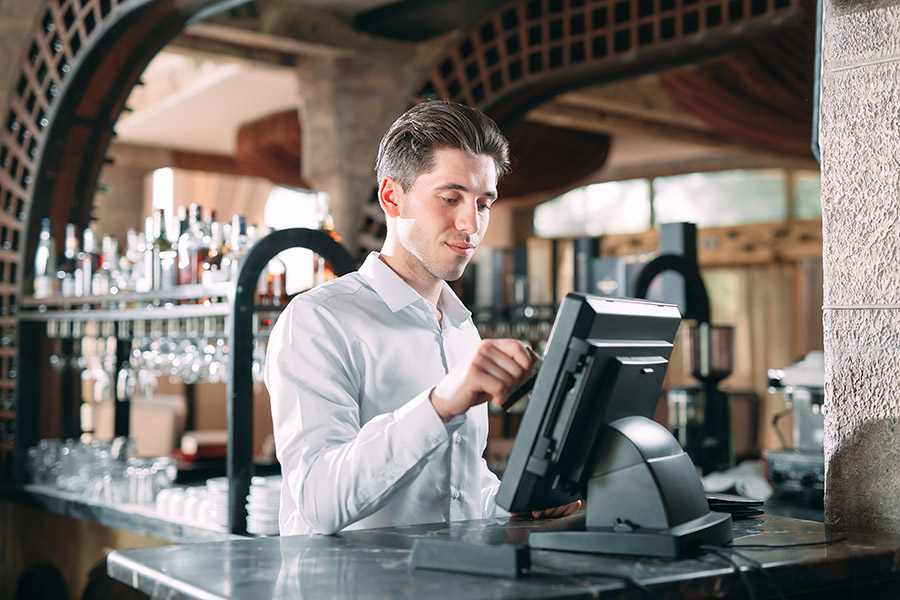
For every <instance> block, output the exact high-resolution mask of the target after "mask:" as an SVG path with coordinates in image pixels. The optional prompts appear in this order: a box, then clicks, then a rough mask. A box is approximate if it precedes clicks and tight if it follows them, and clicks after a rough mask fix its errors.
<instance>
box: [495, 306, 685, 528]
mask: <svg viewBox="0 0 900 600" xmlns="http://www.w3.org/2000/svg"><path fill="white" fill-rule="evenodd" d="M680 322H681V315H680V313H679V311H678V308H677V307H676V306H674V305H671V304H664V303H660V302H648V301H643V300H631V299H622V298H610V297H603V296H594V295H589V294H583V293H571V294H569V295H568V296H567V297H566V298H565V299H564V300H563V302H562V303H561V305H560V307H559V310H558V312H557V314H556V319H555V321H554V324H553V328H552V330H551V332H550V337H549V340H548V343H547V347H546V351H545V353H544V360H543V364H542V366H541V369H540V371H539V372H538V374H537V378H536V380H535V382H534V388H533V390H532V393H531V398H530V399H529V401H528V406H527V408H526V409H525V414H524V415H523V418H522V422H521V425H520V426H519V430H518V432H517V434H516V438H515V442H514V444H513V448H512V451H511V452H510V455H509V458H508V460H507V464H506V469H505V470H504V472H503V478H502V482H501V485H500V489H499V491H498V493H497V503H498V504H499V505H500V506H502V507H503V508H506V509H507V510H509V511H512V512H520V511H525V510H537V509H541V508H549V507H553V506H560V505H562V504H567V503H569V502H572V501H573V500H576V499H584V498H585V497H586V488H587V483H588V480H589V479H590V478H591V476H592V475H593V473H594V465H595V463H596V462H597V460H598V459H599V457H598V451H599V450H600V438H601V437H602V436H601V433H602V431H603V428H604V427H603V426H604V425H607V424H609V423H611V422H613V421H615V420H617V419H620V418H622V417H628V416H641V417H646V418H648V419H651V418H652V417H653V413H654V411H655V409H656V405H657V403H658V401H659V397H660V393H661V390H662V384H663V379H664V377H665V373H666V367H667V364H668V360H669V357H670V356H671V353H672V346H673V343H674V340H675V334H676V333H677V331H678V326H679V324H680Z"/></svg>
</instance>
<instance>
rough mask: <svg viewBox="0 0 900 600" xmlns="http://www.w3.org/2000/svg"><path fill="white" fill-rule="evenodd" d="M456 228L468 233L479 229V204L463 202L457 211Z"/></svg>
mask: <svg viewBox="0 0 900 600" xmlns="http://www.w3.org/2000/svg"><path fill="white" fill-rule="evenodd" d="M456 229H457V230H459V231H464V232H466V233H475V232H476V231H478V206H477V204H476V203H475V202H463V203H462V204H461V205H460V207H459V210H458V212H457V213H456Z"/></svg>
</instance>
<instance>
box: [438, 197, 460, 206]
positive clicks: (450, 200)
mask: <svg viewBox="0 0 900 600" xmlns="http://www.w3.org/2000/svg"><path fill="white" fill-rule="evenodd" d="M441 200H443V201H444V202H446V203H447V204H456V203H457V202H458V200H457V199H456V198H449V197H447V196H441Z"/></svg>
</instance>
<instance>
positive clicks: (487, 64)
mask: <svg viewBox="0 0 900 600" xmlns="http://www.w3.org/2000/svg"><path fill="white" fill-rule="evenodd" d="M803 1H804V0H700V1H698V0H517V1H515V2H510V3H509V4H507V5H505V6H503V7H501V8H500V9H499V10H497V11H496V12H494V13H493V14H491V15H489V16H487V17H486V18H484V19H483V20H482V21H481V22H480V23H478V24H477V25H476V26H475V27H474V28H472V30H471V31H469V33H468V34H467V35H465V36H464V37H463V38H462V39H461V40H460V41H459V42H458V43H456V44H454V45H453V47H451V48H450V49H449V50H448V52H447V54H446V56H445V57H444V58H443V59H442V60H441V61H440V62H439V63H438V65H437V66H436V67H435V69H434V71H433V72H432V74H431V75H430V77H429V78H428V81H427V83H426V84H425V86H424V87H423V88H422V90H421V96H422V97H426V98H427V97H438V98H443V99H447V100H453V101H455V102H461V103H463V104H468V105H470V106H478V107H479V108H481V109H482V110H483V111H485V112H486V113H488V114H489V115H490V116H491V117H493V118H494V120H495V121H497V123H498V124H499V125H500V126H501V127H504V128H505V127H506V126H508V125H510V124H511V123H512V122H515V121H516V120H517V119H519V118H520V117H522V116H523V115H524V114H525V113H526V112H527V111H528V110H530V109H531V108H534V107H535V106H537V105H538V104H540V103H541V102H543V101H545V100H548V99H549V98H552V97H553V96H556V95H557V94H560V93H562V92H564V91H568V90H571V89H574V88H578V87H582V86H585V85H596V84H600V83H605V82H609V81H613V80H615V79H621V78H624V77H631V76H635V75H640V74H644V73H651V72H659V71H663V70H666V69H669V68H672V67H675V66H680V65H684V64H688V63H692V62H699V61H701V60H704V59H707V58H711V57H713V56H716V55H719V54H722V53H724V52H727V51H730V50H734V49H737V48H739V47H741V46H746V45H747V44H749V43H750V42H752V41H753V40H755V39H757V38H762V37H765V36H767V35H772V34H773V33H775V32H777V31H778V30H779V29H780V28H782V27H785V26H789V25H791V24H794V23H799V22H800V21H801V20H802V19H803V12H802V2H803Z"/></svg>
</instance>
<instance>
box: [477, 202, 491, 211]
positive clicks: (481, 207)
mask: <svg viewBox="0 0 900 600" xmlns="http://www.w3.org/2000/svg"><path fill="white" fill-rule="evenodd" d="M478 210H480V211H486V210H491V205H490V204H479V205H478Z"/></svg>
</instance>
